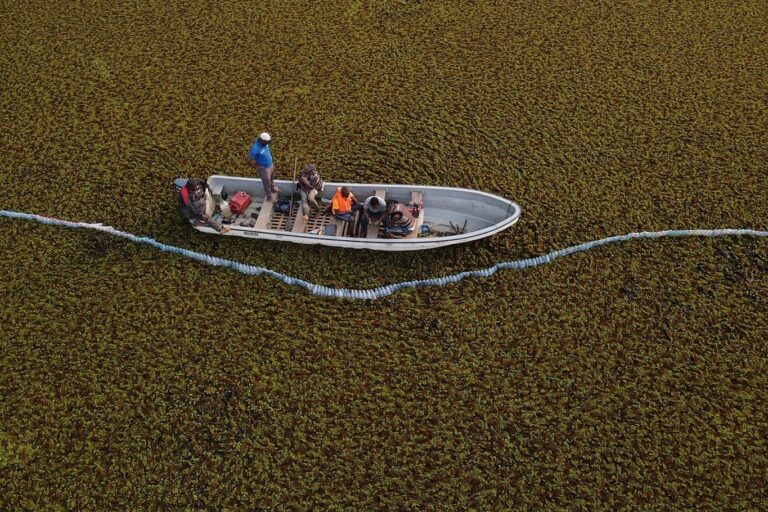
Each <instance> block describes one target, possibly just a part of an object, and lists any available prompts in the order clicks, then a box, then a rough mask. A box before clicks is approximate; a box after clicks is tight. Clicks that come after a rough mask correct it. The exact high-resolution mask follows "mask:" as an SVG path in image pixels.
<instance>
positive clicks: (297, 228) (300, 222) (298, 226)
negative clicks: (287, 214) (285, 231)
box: [291, 204, 307, 233]
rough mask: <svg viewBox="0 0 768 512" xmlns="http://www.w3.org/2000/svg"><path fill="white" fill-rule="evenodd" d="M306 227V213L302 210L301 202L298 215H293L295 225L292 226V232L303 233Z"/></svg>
mask: <svg viewBox="0 0 768 512" xmlns="http://www.w3.org/2000/svg"><path fill="white" fill-rule="evenodd" d="M306 228H307V221H306V220H304V215H303V214H302V212H301V204H299V209H298V211H297V212H296V215H294V217H293V227H292V228H291V233H303V232H304V230H305V229H306Z"/></svg>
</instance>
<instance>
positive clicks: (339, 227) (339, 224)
mask: <svg viewBox="0 0 768 512" xmlns="http://www.w3.org/2000/svg"><path fill="white" fill-rule="evenodd" d="M328 226H336V231H335V232H334V234H332V235H328V236H341V234H342V233H343V232H344V228H345V227H346V226H347V222H346V221H344V220H341V219H337V218H336V217H335V216H333V217H331V222H329V223H328V224H327V226H326V227H328Z"/></svg>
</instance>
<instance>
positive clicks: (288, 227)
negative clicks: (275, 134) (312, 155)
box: [285, 157, 301, 231]
mask: <svg viewBox="0 0 768 512" xmlns="http://www.w3.org/2000/svg"><path fill="white" fill-rule="evenodd" d="M298 165H299V157H294V160H293V190H291V202H290V203H289V205H288V222H286V223H285V230H286V231H290V230H292V229H293V222H294V221H295V220H296V218H295V217H294V218H291V213H293V196H294V195H296V169H297V167H298ZM299 209H301V207H299ZM298 214H299V212H296V215H298Z"/></svg>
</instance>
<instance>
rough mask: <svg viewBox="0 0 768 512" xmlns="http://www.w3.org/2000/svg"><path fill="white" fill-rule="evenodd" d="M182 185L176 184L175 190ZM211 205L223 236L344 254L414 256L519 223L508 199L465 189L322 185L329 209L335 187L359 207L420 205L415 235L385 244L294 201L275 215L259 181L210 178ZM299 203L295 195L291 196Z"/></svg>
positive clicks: (284, 189)
mask: <svg viewBox="0 0 768 512" xmlns="http://www.w3.org/2000/svg"><path fill="white" fill-rule="evenodd" d="M186 181H187V180H186V179H183V178H179V179H177V180H176V182H175V186H176V188H177V190H179V189H180V188H181V187H182V186H183V185H184V183H186ZM275 183H276V184H277V185H278V186H279V187H280V191H281V192H280V196H281V197H280V198H279V199H278V202H280V201H283V200H290V196H291V193H292V192H293V183H292V182H291V181H282V180H277V181H276V182H275ZM208 185H209V187H210V189H211V193H212V200H213V202H214V203H215V204H216V208H215V213H214V217H215V218H216V219H217V220H219V221H224V223H225V225H228V226H229V227H231V230H230V231H229V232H228V233H226V234H225V235H224V236H244V237H248V238H257V239H261V240H279V241H284V242H295V243H301V244H320V245H328V246H333V247H346V248H349V249H371V250H374V251H417V250H423V249H435V248H438V247H445V246H448V245H454V244H462V243H466V242H471V241H473V240H479V239H481V238H485V237H487V236H491V235H493V234H495V233H498V232H499V231H502V230H504V229H507V228H508V227H510V226H512V225H513V224H514V223H515V222H517V220H518V218H519V217H520V211H521V210H520V206H519V205H518V204H517V203H515V202H513V201H510V200H508V199H504V198H502V197H499V196H496V195H493V194H489V193H487V192H480V191H477V190H469V189H465V188H454V187H433V186H427V185H385V184H357V183H330V182H326V183H325V187H324V189H323V191H322V192H321V193H319V194H318V195H317V200H318V202H324V203H328V202H330V201H331V199H332V198H333V195H334V194H335V193H336V190H337V187H348V188H349V190H350V191H351V192H352V193H353V194H354V195H355V197H356V198H357V200H358V201H359V202H361V203H362V202H363V201H364V200H365V199H366V198H367V197H369V196H372V195H377V196H379V197H383V198H384V199H385V200H395V201H398V202H402V203H405V204H411V205H419V208H418V210H419V211H418V216H417V217H416V221H417V226H416V229H415V230H414V231H413V232H412V233H410V234H409V235H408V236H406V237H405V238H384V234H383V230H382V229H380V228H379V226H374V225H371V226H369V227H368V231H367V232H366V233H360V232H359V231H360V227H359V225H358V224H357V223H356V222H354V221H353V222H344V221H342V220H339V219H336V218H334V217H333V216H331V215H330V214H329V213H326V212H317V211H315V210H312V212H311V213H310V214H309V220H307V221H304V219H303V218H302V215H301V214H299V213H298V212H299V201H298V200H294V201H293V204H292V209H291V211H290V212H286V213H282V212H280V211H278V210H277V209H276V208H275V207H274V206H275V205H274V203H273V202H272V201H271V200H268V199H265V194H264V188H263V186H262V182H261V180H260V179H258V178H241V177H235V176H220V175H215V176H211V177H209V178H208ZM239 191H243V192H245V193H247V194H248V195H249V196H250V197H251V200H252V202H251V204H250V206H249V207H248V208H247V209H246V210H245V212H243V213H242V214H241V215H236V216H232V217H230V218H226V217H224V216H223V214H222V212H221V211H220V209H221V207H223V211H224V213H229V212H228V203H227V202H226V200H227V199H228V198H229V199H231V198H232V197H233V196H234V195H235V193H237V192H239ZM295 197H298V194H297V195H296V196H295ZM193 226H194V227H195V229H197V230H198V231H202V232H204V233H213V234H216V231H215V230H214V229H212V228H210V227H208V226H201V225H196V223H194V222H193Z"/></svg>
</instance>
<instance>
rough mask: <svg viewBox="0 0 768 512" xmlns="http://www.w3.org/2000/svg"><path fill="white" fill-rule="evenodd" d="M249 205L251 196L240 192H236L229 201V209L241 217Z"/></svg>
mask: <svg viewBox="0 0 768 512" xmlns="http://www.w3.org/2000/svg"><path fill="white" fill-rule="evenodd" d="M250 204H251V196H249V195H248V194H246V193H245V192H243V191H242V190H241V191H239V192H236V193H235V195H234V196H232V199H230V200H229V208H230V209H231V210H232V213H234V214H235V215H242V214H243V213H245V210H247V209H248V206H250Z"/></svg>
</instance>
